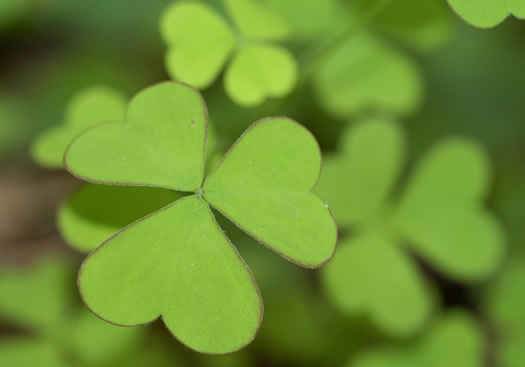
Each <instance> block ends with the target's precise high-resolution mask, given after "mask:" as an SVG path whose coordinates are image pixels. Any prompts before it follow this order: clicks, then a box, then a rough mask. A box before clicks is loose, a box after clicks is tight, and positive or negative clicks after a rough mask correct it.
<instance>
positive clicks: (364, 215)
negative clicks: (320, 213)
mask: <svg viewBox="0 0 525 367" xmlns="http://www.w3.org/2000/svg"><path fill="white" fill-rule="evenodd" d="M339 144H340V147H341V151H340V153H338V154H332V155H329V156H327V157H325V160H324V165H323V174H322V175H321V177H320V179H319V184H318V185H317V187H316V192H318V193H319V195H320V196H321V197H322V198H323V199H324V200H326V202H328V203H330V208H331V209H332V212H333V213H334V216H335V219H336V220H337V222H338V223H339V224H341V225H343V226H349V225H359V224H364V222H366V221H367V220H370V219H372V218H373V217H374V216H375V215H377V213H378V212H379V211H380V210H381V207H382V206H383V205H385V202H386V200H387V198H388V195H389V194H390V193H391V190H392V188H393V186H394V184H395V182H396V181H397V179H398V176H399V172H400V170H401V166H402V163H403V158H404V139H403V134H402V132H401V131H400V128H399V127H398V126H397V125H396V124H395V123H392V122H388V121H383V120H367V121H362V122H360V123H358V124H357V125H356V126H355V127H354V128H353V129H349V130H347V131H345V133H344V135H343V136H342V138H341V140H340V142H339Z"/></svg>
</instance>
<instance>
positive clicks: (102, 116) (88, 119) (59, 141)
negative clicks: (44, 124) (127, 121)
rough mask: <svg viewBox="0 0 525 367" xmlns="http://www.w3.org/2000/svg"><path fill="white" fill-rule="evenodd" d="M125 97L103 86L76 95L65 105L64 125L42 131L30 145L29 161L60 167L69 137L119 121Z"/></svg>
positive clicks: (69, 141) (123, 108) (70, 138)
mask: <svg viewBox="0 0 525 367" xmlns="http://www.w3.org/2000/svg"><path fill="white" fill-rule="evenodd" d="M125 108H126V98H125V97H124V96H123V95H122V94H121V93H120V92H118V91H116V90H114V89H111V88H109V87H105V86H92V87H89V88H86V89H84V90H82V91H80V92H78V93H77V94H76V95H75V96H73V98H72V99H71V101H70V102H69V104H68V106H67V108H66V112H65V116H64V122H63V123H62V124H60V125H57V126H54V127H52V128H49V129H47V130H45V131H44V132H42V133H41V134H40V135H39V136H37V138H36V139H35V140H34V142H33V144H32V146H31V153H32V156H33V159H34V160H35V161H36V162H37V163H38V164H40V165H42V166H44V167H48V168H62V167H63V165H64V163H63V162H64V153H65V151H66V148H67V146H68V145H69V143H71V141H72V140H73V138H75V137H76V136H77V135H78V134H80V133H81V132H82V131H83V130H85V129H86V128H88V127H90V126H93V125H96V124H98V123H100V122H105V121H123V120H124V111H125Z"/></svg>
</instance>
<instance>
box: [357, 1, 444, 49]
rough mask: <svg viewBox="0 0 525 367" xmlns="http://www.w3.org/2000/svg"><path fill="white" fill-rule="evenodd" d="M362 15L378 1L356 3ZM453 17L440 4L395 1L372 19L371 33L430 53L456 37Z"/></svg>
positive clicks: (433, 2) (441, 3) (390, 2)
mask: <svg viewBox="0 0 525 367" xmlns="http://www.w3.org/2000/svg"><path fill="white" fill-rule="evenodd" d="M355 4H356V6H357V10H358V12H359V13H361V14H366V12H367V11H368V10H369V9H370V8H371V7H373V6H377V0H365V1H359V2H355ZM452 20H453V16H451V14H450V9H448V7H447V4H446V3H445V2H444V1H441V0H426V1H419V0H394V1H389V2H388V4H386V6H385V7H384V8H383V9H382V10H381V12H379V13H378V14H377V15H376V16H375V17H374V19H372V21H371V24H370V26H369V28H370V29H373V30H377V31H379V32H381V33H385V34H386V35H389V36H393V37H395V38H397V39H399V40H400V41H403V42H405V43H406V44H408V45H410V46H412V47H415V48H417V49H418V50H422V51H431V50H434V49H436V48H438V47H439V46H441V45H443V44H444V43H445V42H446V41H448V40H449V39H450V38H451V36H452V33H453V28H454V27H453V22H452Z"/></svg>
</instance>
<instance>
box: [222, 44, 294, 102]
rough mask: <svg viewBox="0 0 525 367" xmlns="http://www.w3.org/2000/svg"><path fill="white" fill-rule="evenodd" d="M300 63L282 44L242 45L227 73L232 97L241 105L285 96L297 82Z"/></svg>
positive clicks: (226, 80)
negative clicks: (297, 62)
mask: <svg viewBox="0 0 525 367" xmlns="http://www.w3.org/2000/svg"><path fill="white" fill-rule="evenodd" d="M297 73H298V71H297V64H296V61H295V59H294V57H293V55H292V54H291V53H290V52H289V51H288V50H286V49H285V48H283V47H280V46H272V45H256V46H248V47H244V48H242V49H241V50H240V51H239V52H238V53H237V55H236V56H235V58H234V59H233V60H232V63H231V65H230V66H229V67H228V69H227V70H226V74H225V76H224V78H225V79H224V88H225V89H226V93H228V95H229V96H230V98H231V99H232V100H233V101H234V102H236V103H237V104H239V105H242V106H256V105H259V104H261V103H262V102H264V100H265V99H266V98H268V97H271V98H279V97H284V96H286V95H287V94H288V93H290V92H291V90H292V89H293V88H294V86H295V84H296V82H297Z"/></svg>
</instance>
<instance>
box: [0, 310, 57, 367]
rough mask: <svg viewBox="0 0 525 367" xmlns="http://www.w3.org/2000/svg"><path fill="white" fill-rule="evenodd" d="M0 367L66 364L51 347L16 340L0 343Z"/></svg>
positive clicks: (41, 343) (52, 366) (34, 342)
mask: <svg viewBox="0 0 525 367" xmlns="http://www.w3.org/2000/svg"><path fill="white" fill-rule="evenodd" d="M31 306H32V307H35V305H34V304H32V305H31ZM0 366H6V367H7V366H39V367H66V366H67V363H65V361H64V359H63V356H62V355H60V353H59V352H58V351H57V349H56V348H55V347H54V346H53V345H50V344H48V343H46V342H43V341H39V340H28V339H18V338H17V339H14V340H3V341H2V342H1V343H0Z"/></svg>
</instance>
